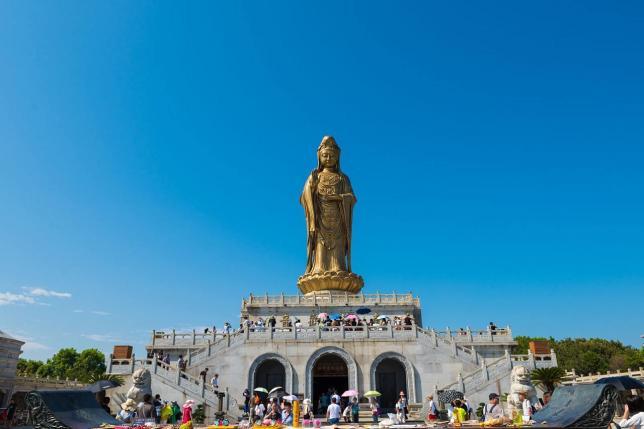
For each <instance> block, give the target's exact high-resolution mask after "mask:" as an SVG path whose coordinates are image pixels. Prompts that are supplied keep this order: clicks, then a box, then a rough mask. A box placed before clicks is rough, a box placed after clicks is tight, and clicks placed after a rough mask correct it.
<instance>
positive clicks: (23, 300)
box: [0, 292, 37, 305]
mask: <svg viewBox="0 0 644 429" xmlns="http://www.w3.org/2000/svg"><path fill="white" fill-rule="evenodd" d="M10 304H37V301H36V300H35V299H33V297H31V296H28V295H24V294H22V293H11V292H0V305H10Z"/></svg>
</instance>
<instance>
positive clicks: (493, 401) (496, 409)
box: [483, 393, 503, 422]
mask: <svg viewBox="0 0 644 429" xmlns="http://www.w3.org/2000/svg"><path fill="white" fill-rule="evenodd" d="M488 399H489V403H488V404H486V405H485V407H484V408H483V421H486V422H487V421H490V420H492V419H500V418H501V417H503V408H501V405H500V404H499V395H497V394H496V393H490V394H489V395H488Z"/></svg>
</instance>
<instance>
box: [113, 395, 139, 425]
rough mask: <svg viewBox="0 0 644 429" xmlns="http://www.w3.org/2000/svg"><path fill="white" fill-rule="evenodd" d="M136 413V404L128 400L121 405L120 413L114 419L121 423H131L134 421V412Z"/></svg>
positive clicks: (130, 399)
mask: <svg viewBox="0 0 644 429" xmlns="http://www.w3.org/2000/svg"><path fill="white" fill-rule="evenodd" d="M135 411H136V402H135V401H134V399H132V398H128V399H127V400H126V401H125V402H123V403H122V404H121V411H119V413H118V414H117V415H116V419H117V420H120V421H122V422H123V423H132V420H134V412H135Z"/></svg>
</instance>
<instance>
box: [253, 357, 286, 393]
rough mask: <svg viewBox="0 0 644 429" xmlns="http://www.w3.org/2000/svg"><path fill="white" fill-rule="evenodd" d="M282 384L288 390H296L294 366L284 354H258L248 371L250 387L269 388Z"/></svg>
mask: <svg viewBox="0 0 644 429" xmlns="http://www.w3.org/2000/svg"><path fill="white" fill-rule="evenodd" d="M277 386H282V387H284V388H285V389H286V391H287V392H294V391H295V390H297V389H295V390H294V387H295V386H293V367H292V366H291V363H290V362H289V361H288V359H286V358H285V357H284V356H281V355H279V354H277V353H264V354H263V355H261V356H258V357H257V358H256V359H255V360H254V361H253V363H252V365H251V366H250V370H249V371H248V388H249V389H250V390H251V391H252V390H253V389H255V388H256V387H264V388H266V389H268V390H270V389H272V388H273V387H277Z"/></svg>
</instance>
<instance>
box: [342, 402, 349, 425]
mask: <svg viewBox="0 0 644 429" xmlns="http://www.w3.org/2000/svg"><path fill="white" fill-rule="evenodd" d="M342 417H344V422H345V423H351V404H350V403H349V404H347V406H346V407H344V411H342Z"/></svg>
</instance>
